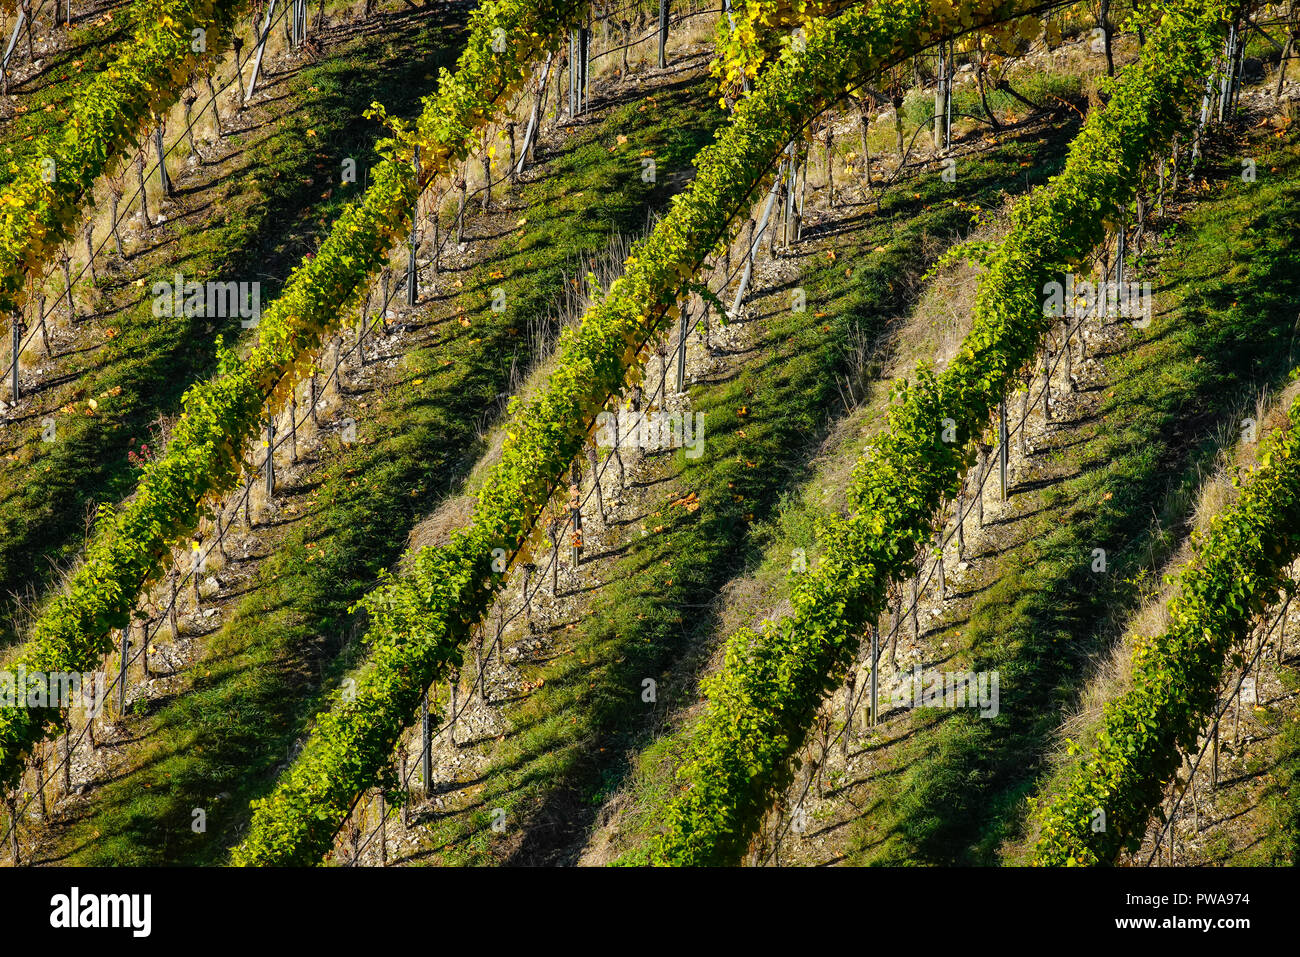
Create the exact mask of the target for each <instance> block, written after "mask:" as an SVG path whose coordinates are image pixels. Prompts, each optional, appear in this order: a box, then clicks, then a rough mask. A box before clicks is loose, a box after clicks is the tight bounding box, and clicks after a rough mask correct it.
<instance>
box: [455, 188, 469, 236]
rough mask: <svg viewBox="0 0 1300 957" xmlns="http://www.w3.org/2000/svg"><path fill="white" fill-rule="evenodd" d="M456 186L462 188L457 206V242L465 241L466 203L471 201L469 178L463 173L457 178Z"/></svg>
mask: <svg viewBox="0 0 1300 957" xmlns="http://www.w3.org/2000/svg"><path fill="white" fill-rule="evenodd" d="M456 187H457V188H458V189H459V190H460V200H459V202H458V204H457V207H456V242H457V243H462V242H464V241H465V203H466V202H468V201H469V192H468V190H469V180H468V179H467V178H466V177H465V176H464V175H462V176H461V177H460V178H459V179H458V180H456Z"/></svg>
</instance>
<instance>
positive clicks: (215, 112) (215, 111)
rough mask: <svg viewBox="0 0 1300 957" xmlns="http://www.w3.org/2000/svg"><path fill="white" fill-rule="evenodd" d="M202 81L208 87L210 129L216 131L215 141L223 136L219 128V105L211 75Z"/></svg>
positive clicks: (222, 131)
mask: <svg viewBox="0 0 1300 957" xmlns="http://www.w3.org/2000/svg"><path fill="white" fill-rule="evenodd" d="M203 79H204V81H205V82H206V83H207V87H208V97H209V98H210V99H211V101H212V127H213V129H215V130H216V131H217V139H221V137H223V136H225V135H226V134H225V131H224V130H223V129H222V128H221V104H220V103H218V102H217V88H216V87H215V86H213V84H212V74H211V73H209V74H207V76H205V77H204V78H203Z"/></svg>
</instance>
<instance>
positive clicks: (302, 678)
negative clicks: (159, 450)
mask: <svg viewBox="0 0 1300 957" xmlns="http://www.w3.org/2000/svg"><path fill="white" fill-rule="evenodd" d="M638 109H639V108H638V106H637V105H636V104H628V105H624V106H621V107H618V108H616V109H614V110H613V111H612V112H611V115H610V116H609V117H607V118H606V119H605V120H604V121H603V122H602V123H600V124H598V125H596V126H593V127H590V128H582V127H579V128H578V129H577V130H576V131H575V132H574V133H572V134H571V135H570V137H569V139H568V141H567V142H566V144H565V150H564V152H563V153H561V154H559V155H558V156H556V157H553V158H548V159H547V160H546V162H545V172H544V176H545V178H544V179H542V180H540V181H537V182H534V183H532V184H529V185H527V186H526V187H524V189H523V205H524V207H525V217H524V218H526V219H527V223H526V225H525V227H523V228H521V229H520V230H518V231H517V232H515V233H514V234H513V236H511V235H507V236H505V237H502V238H501V239H500V241H499V242H498V243H497V253H496V256H495V257H494V258H493V260H492V261H491V263H489V264H486V265H483V266H480V267H477V268H476V269H475V270H474V271H473V272H472V273H471V274H468V275H462V276H461V277H460V279H461V281H463V283H464V285H463V287H461V288H460V289H459V290H458V291H457V293H456V295H455V297H454V298H453V299H451V300H449V301H448V302H446V303H444V304H443V306H442V307H441V308H440V310H439V311H440V312H441V311H444V310H445V312H446V313H447V315H450V314H452V313H453V312H455V311H456V309H457V308H458V307H461V308H463V309H464V315H465V317H466V318H468V319H469V321H470V326H469V328H462V327H461V326H459V325H458V324H456V323H455V322H451V321H448V322H447V323H446V325H447V326H448V327H449V328H451V329H452V330H453V331H454V334H451V335H449V338H447V339H445V340H443V341H441V342H439V343H438V344H437V345H436V346H435V347H432V348H429V349H425V350H421V351H419V352H416V353H413V354H411V355H409V356H408V357H407V358H406V359H405V360H404V362H403V366H402V381H401V382H400V384H398V385H397V386H395V387H393V388H391V389H389V390H388V391H386V392H384V393H383V394H381V395H379V396H378V397H376V398H375V399H372V400H371V401H370V407H369V409H368V410H367V412H366V418H365V420H364V421H363V422H360V423H359V425H358V442H357V443H356V444H355V445H353V446H349V447H346V448H334V449H331V450H330V452H329V454H328V461H327V464H326V465H325V466H324V468H323V469H322V471H321V474H319V475H318V476H316V477H315V478H314V481H315V482H316V483H318V490H317V492H316V494H315V496H314V500H313V508H312V514H311V516H310V517H309V518H308V519H307V520H305V521H304V522H302V523H301V524H300V525H298V526H297V527H295V528H294V529H293V530H292V531H290V532H289V533H288V535H287V538H286V539H285V540H284V541H283V542H282V543H281V545H280V546H279V548H278V550H277V552H276V554H275V555H274V557H273V558H272V559H270V560H269V561H267V562H266V563H265V564H264V565H263V566H262V567H261V568H260V569H259V571H258V574H257V576H256V581H255V583H254V585H253V586H252V588H251V589H250V593H249V594H248V595H247V596H246V597H245V598H244V599H243V600H242V601H241V602H240V604H239V605H238V607H237V608H236V610H235V612H234V614H233V616H232V617H231V619H230V621H229V622H228V623H227V624H226V625H225V626H224V627H223V628H222V629H221V630H220V631H219V632H218V633H217V634H215V635H214V636H212V637H211V638H209V639H208V640H207V642H206V645H205V652H204V657H203V659H202V661H201V662H200V663H199V664H198V665H197V666H196V667H195V668H194V672H193V673H194V674H195V675H196V679H195V682H194V687H193V689H192V690H190V691H189V692H187V693H185V694H183V695H182V696H180V697H178V698H176V699H174V700H172V701H169V702H167V703H166V704H165V705H164V706H163V707H162V708H161V710H159V711H158V712H157V713H156V714H155V715H153V716H152V717H151V718H150V719H149V721H148V722H147V725H146V727H145V728H144V729H142V731H143V738H142V740H141V742H140V744H139V745H138V747H137V748H136V749H135V750H134V752H133V754H132V761H131V768H130V770H128V771H127V773H126V774H125V775H124V776H123V777H121V778H119V779H117V780H114V781H112V782H111V783H109V784H107V785H106V786H105V787H103V788H102V789H101V790H100V791H99V793H98V795H97V800H96V802H95V805H94V808H93V810H92V813H91V814H90V816H88V817H87V818H85V819H84V820H82V821H79V822H78V823H77V824H76V825H75V826H74V827H73V828H72V829H71V831H70V833H69V834H68V835H67V840H66V841H65V845H68V846H72V847H74V848H76V851H75V854H74V856H73V857H72V860H75V861H76V862H78V863H85V864H114V865H121V864H146V863H164V862H165V863H173V862H184V863H205V864H211V863H220V862H222V861H223V860H224V858H225V854H226V848H227V847H229V846H230V845H231V844H232V843H234V841H235V840H236V838H237V836H238V833H239V831H240V829H241V828H242V827H243V826H244V825H245V824H246V822H247V817H248V802H249V801H250V800H251V799H252V798H255V797H259V796H262V795H263V794H265V793H266V792H267V791H268V790H269V789H270V787H271V786H273V784H274V782H275V771H276V765H277V764H278V763H279V762H280V761H281V760H282V759H283V758H284V756H285V755H286V753H287V751H288V749H289V746H290V744H291V743H292V741H293V740H294V739H295V738H296V737H297V736H298V735H300V734H301V733H302V732H303V729H304V728H305V727H306V726H307V724H308V722H309V721H310V719H311V717H312V716H313V715H314V714H315V713H316V712H317V710H318V709H319V708H320V707H321V706H322V704H323V703H324V699H323V690H322V689H328V688H329V687H331V686H332V683H334V682H336V681H337V680H339V679H340V678H341V676H342V674H343V673H344V671H345V670H346V668H347V667H349V666H350V665H352V664H354V663H355V660H356V657H355V653H356V652H357V649H356V648H355V647H349V646H347V642H346V639H345V637H344V636H345V635H348V634H351V627H352V621H351V619H350V617H349V616H348V613H347V609H348V607H349V605H350V604H351V603H352V602H354V601H356V600H357V599H358V598H360V597H361V595H363V594H364V593H365V592H366V591H367V590H368V589H369V588H370V587H371V586H372V585H373V582H374V580H375V577H376V575H377V573H378V572H379V570H380V569H381V568H383V567H386V566H391V565H392V564H393V563H394V562H395V561H396V560H397V559H398V558H399V557H400V555H401V554H402V549H403V545H404V542H405V537H406V534H407V532H408V531H409V530H410V529H411V527H412V526H414V525H415V523H416V522H417V521H418V520H419V519H420V518H421V517H422V516H424V515H425V514H427V513H428V511H429V510H430V509H432V508H434V507H436V505H437V504H438V503H439V502H440V501H441V500H442V499H443V498H444V496H445V495H446V493H447V492H448V490H449V489H451V488H453V487H455V485H456V483H457V482H458V481H459V480H460V479H462V478H463V477H464V475H465V473H466V472H467V471H468V468H469V466H470V465H471V464H472V463H473V461H474V459H475V458H476V457H477V455H478V454H479V453H480V452H481V451H482V446H481V443H480V442H479V440H478V436H477V435H476V432H475V425H476V423H477V422H478V421H479V420H480V419H481V417H482V414H483V412H484V410H485V408H490V407H492V405H493V403H494V402H495V400H496V397H497V396H498V394H499V393H500V392H501V391H502V390H503V389H505V388H506V386H507V385H508V382H509V376H510V368H511V364H512V358H513V357H514V356H515V355H516V354H518V357H519V361H520V363H523V362H525V361H526V360H527V351H526V350H527V346H526V345H525V339H526V331H527V328H528V321H529V320H530V319H531V320H534V321H536V320H539V319H541V320H544V319H545V318H546V317H547V316H548V315H550V314H552V313H553V312H554V311H555V308H556V303H557V300H558V298H559V297H558V292H559V290H560V289H561V287H562V283H563V275H564V274H568V275H571V274H572V273H573V267H574V265H575V262H576V260H577V259H578V258H579V257H582V256H591V255H598V254H600V253H602V252H604V251H605V250H606V249H607V248H608V245H609V242H610V240H611V238H612V234H613V233H614V231H619V232H624V233H627V232H633V231H636V230H638V229H640V228H641V227H642V226H643V225H644V222H645V215H646V210H647V209H648V208H652V207H660V206H662V205H663V204H664V203H665V202H666V199H667V194H668V190H667V187H666V186H665V185H664V183H665V181H666V179H667V178H668V176H669V175H670V174H671V173H672V172H673V171H675V170H683V169H686V168H688V167H689V162H690V158H691V157H692V156H694V154H695V153H696V152H697V151H698V149H699V148H700V147H701V146H702V145H703V144H704V143H705V142H707V141H708V140H709V139H710V138H711V136H712V133H713V130H714V129H715V128H716V126H717V124H718V122H719V120H720V114H719V113H718V112H717V111H716V110H715V109H713V108H712V107H711V106H709V105H708V97H706V96H704V95H702V94H701V93H700V92H699V91H698V89H695V90H693V89H691V85H690V84H684V85H679V86H677V87H676V88H674V89H673V90H672V92H670V93H668V94H661V95H660V96H659V97H658V99H657V102H656V103H655V104H654V105H653V106H651V107H650V108H648V109H645V110H644V111H643V112H639V111H638ZM620 133H625V134H626V135H627V136H628V137H629V140H628V142H627V143H626V144H623V145H616V137H617V135H618V134H620ZM610 147H615V149H614V150H613V151H611V149H610ZM645 149H653V150H654V154H655V158H656V160H657V164H658V169H659V177H658V179H659V185H652V184H645V183H642V182H641V178H640V173H641V165H640V157H639V154H640V152H641V151H642V150H645ZM594 210H599V213H598V214H594V213H593V211H594ZM470 234H472V228H471V230H470V231H468V232H467V237H468V236H469V235H470ZM451 282H452V275H451V274H444V277H443V279H442V280H441V282H440V286H439V288H440V289H443V290H447V289H449V288H450V284H451ZM498 286H501V287H504V289H505V290H506V302H507V309H506V311H505V312H504V313H500V314H498V313H494V312H492V311H491V309H490V303H491V299H492V290H493V289H494V288H496V287H498ZM340 652H342V653H340ZM221 794H225V795H227V796H226V797H224V798H219V797H218V796H219V795H221ZM198 806H201V807H205V808H207V809H208V832H207V834H205V835H195V834H193V833H192V831H191V830H190V826H189V822H190V814H191V809H192V808H194V807H198ZM96 832H98V836H96Z"/></svg>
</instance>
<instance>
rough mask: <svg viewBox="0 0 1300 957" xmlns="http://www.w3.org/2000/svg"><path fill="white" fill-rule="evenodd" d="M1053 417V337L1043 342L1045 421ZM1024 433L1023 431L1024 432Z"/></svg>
mask: <svg viewBox="0 0 1300 957" xmlns="http://www.w3.org/2000/svg"><path fill="white" fill-rule="evenodd" d="M1051 418H1052V345H1051V337H1050V334H1049V337H1048V339H1047V341H1046V342H1044V344H1043V421H1044V422H1048V421H1050V420H1051ZM1022 435H1023V432H1022Z"/></svg>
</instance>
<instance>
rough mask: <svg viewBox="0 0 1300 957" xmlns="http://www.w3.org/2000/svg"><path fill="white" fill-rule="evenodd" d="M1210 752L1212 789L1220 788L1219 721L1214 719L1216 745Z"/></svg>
mask: <svg viewBox="0 0 1300 957" xmlns="http://www.w3.org/2000/svg"><path fill="white" fill-rule="evenodd" d="M1211 749H1212V750H1211V751H1210V787H1211V789H1214V788H1217V787H1218V786H1219V719H1218V718H1217V717H1216V718H1215V719H1214V743H1213V744H1212V745H1211Z"/></svg>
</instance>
